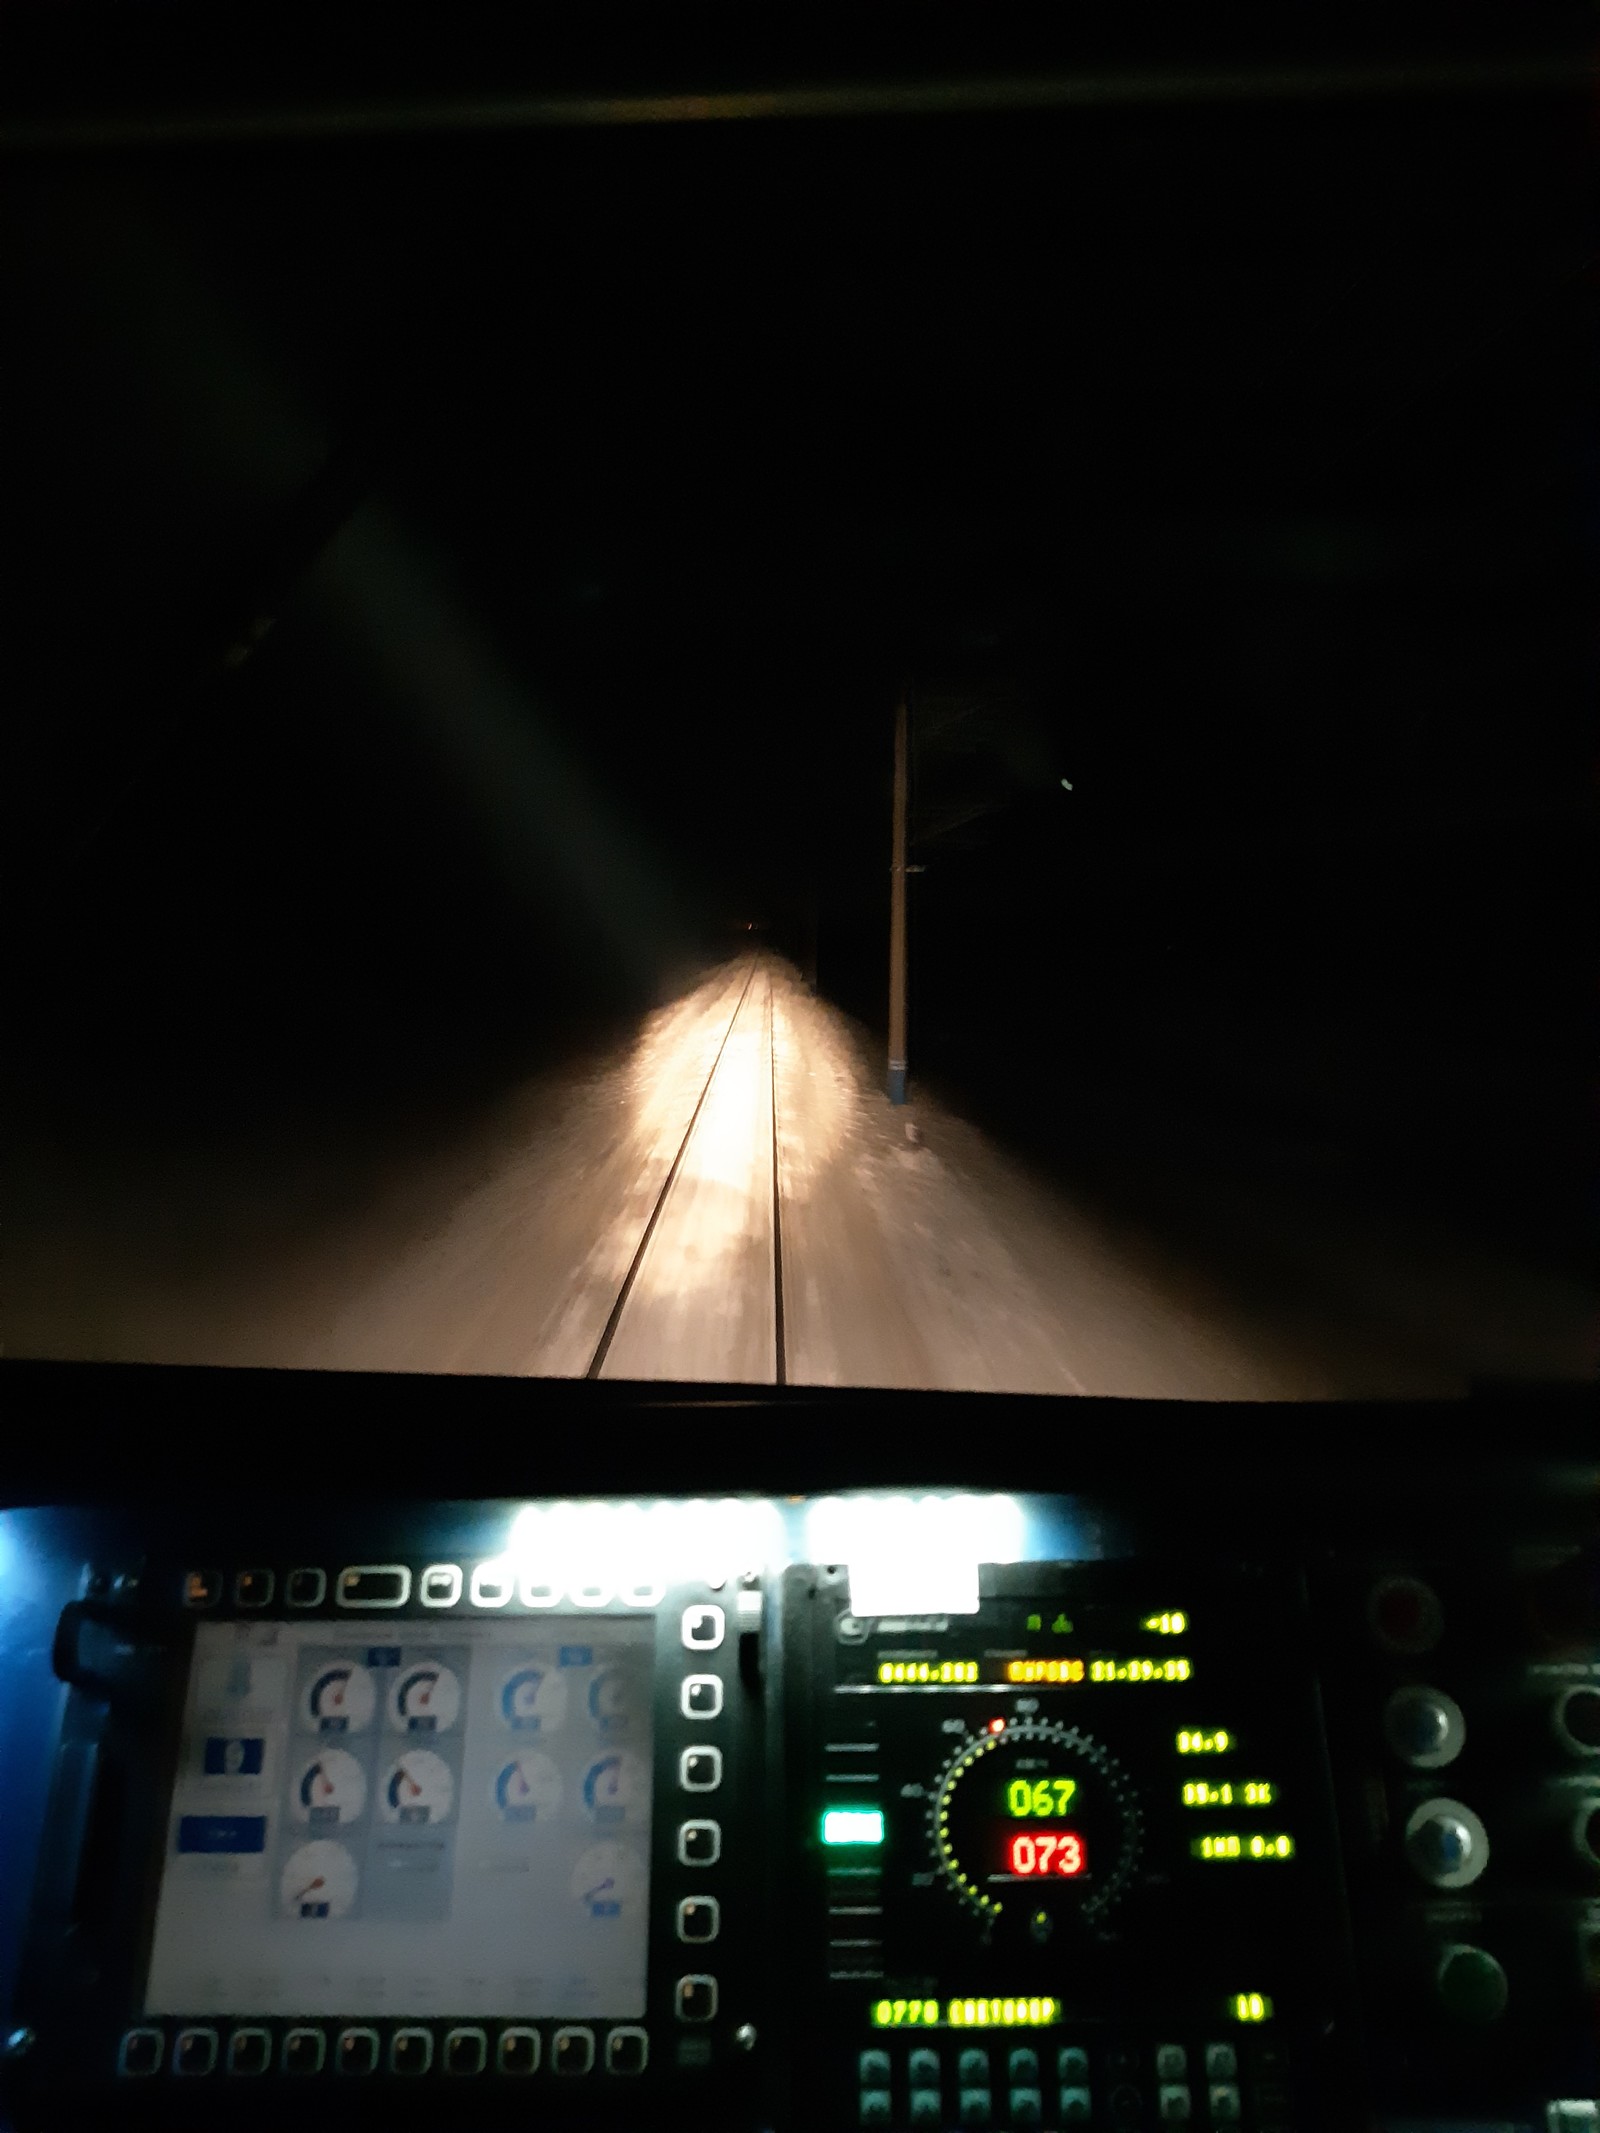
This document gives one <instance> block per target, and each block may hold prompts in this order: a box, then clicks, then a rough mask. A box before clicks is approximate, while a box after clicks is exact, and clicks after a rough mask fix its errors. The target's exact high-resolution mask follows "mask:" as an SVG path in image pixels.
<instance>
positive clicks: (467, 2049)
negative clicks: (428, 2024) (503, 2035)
mask: <svg viewBox="0 0 1600 2133" xmlns="http://www.w3.org/2000/svg"><path fill="white" fill-rule="evenodd" d="M488 2062H489V2040H488V2038H487V2037H486V2036H485V2035H484V2033H483V2031H482V2030H481V2029H453V2030H451V2032H450V2034H449V2036H447V2037H446V2038H445V2040H444V2070H445V2072H446V2073H447V2074H481V2073H482V2072H483V2070H484V2067H485V2066H486V2065H487V2064H488Z"/></svg>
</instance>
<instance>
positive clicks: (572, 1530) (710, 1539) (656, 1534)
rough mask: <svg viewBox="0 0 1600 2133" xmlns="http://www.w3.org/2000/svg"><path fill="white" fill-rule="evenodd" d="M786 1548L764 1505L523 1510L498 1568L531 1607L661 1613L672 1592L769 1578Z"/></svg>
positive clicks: (773, 1511)
mask: <svg viewBox="0 0 1600 2133" xmlns="http://www.w3.org/2000/svg"><path fill="white" fill-rule="evenodd" d="M783 1543H784V1534H783V1520H782V1517H781V1516H780V1514H779V1511H778V1508H777V1506H776V1504H774V1503H773V1502H771V1501H770V1499H768V1498H764V1497H732V1496H728V1497H722V1498H720V1499H719V1500H717V1501H716V1502H709V1501H706V1500H705V1499H703V1498H695V1499H691V1500H689V1501H687V1502H682V1503H666V1502H658V1503H652V1504H649V1505H644V1504H639V1503H602V1502H593V1503H553V1504H525V1505H524V1506H523V1508H522V1509H521V1510H520V1511H519V1512H518V1513H517V1515H516V1517H515V1518H514V1519H513V1520H512V1523H511V1532H510V1535H509V1537H508V1539H507V1543H506V1548H505V1553H504V1555H503V1556H501V1557H500V1558H498V1559H497V1563H496V1566H495V1567H496V1568H497V1569H498V1570H502V1571H503V1572H504V1574H505V1575H506V1576H507V1577H508V1578H509V1580H510V1582H511V1583H512V1585H513V1586H514V1587H515V1589H516V1591H517V1593H518V1595H519V1597H520V1598H521V1601H522V1604H523V1605H524V1606H525V1607H556V1606H559V1605H560V1604H561V1602H562V1601H563V1600H567V1599H570V1600H571V1601H572V1602H573V1603H574V1604H575V1605H577V1606H579V1607H604V1606H606V1605H608V1604H609V1603H610V1602H611V1601H612V1600H613V1599H620V1600H622V1601H623V1602H624V1604H625V1605H631V1606H634V1607H653V1606H655V1605H656V1604H657V1603H658V1602H659V1601H660V1599H661V1597H662V1595H663V1593H664V1592H665V1590H666V1588H667V1586H669V1585H673V1584H680V1583H684V1582H690V1581H693V1582H702V1581H703V1582H705V1583H707V1584H712V1585H715V1584H718V1583H720V1582H722V1581H723V1580H725V1579H729V1578H736V1577H738V1576H740V1575H741V1574H742V1573H743V1572H744V1571H747V1570H753V1571H756V1572H758V1573H764V1572H765V1571H766V1570H767V1569H768V1568H769V1567H771V1566H772V1565H774V1564H777V1563H781V1562H782V1561H783V1560H784V1555H785V1551H784V1545H783ZM485 1567H486V1566H485Z"/></svg>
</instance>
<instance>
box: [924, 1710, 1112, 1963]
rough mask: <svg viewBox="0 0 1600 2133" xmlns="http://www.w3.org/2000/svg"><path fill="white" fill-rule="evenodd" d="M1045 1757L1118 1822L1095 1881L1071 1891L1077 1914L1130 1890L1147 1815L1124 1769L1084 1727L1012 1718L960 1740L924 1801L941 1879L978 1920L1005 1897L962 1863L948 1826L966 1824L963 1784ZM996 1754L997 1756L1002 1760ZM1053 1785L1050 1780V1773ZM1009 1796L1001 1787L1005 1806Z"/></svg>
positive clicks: (1091, 1912)
mask: <svg viewBox="0 0 1600 2133" xmlns="http://www.w3.org/2000/svg"><path fill="white" fill-rule="evenodd" d="M1043 1755H1050V1756H1052V1757H1059V1758H1062V1759H1064V1760H1066V1761H1067V1762H1068V1764H1069V1766H1070V1767H1071V1768H1072V1769H1073V1770H1074V1772H1075V1773H1076V1778H1075V1782H1074V1788H1073V1789H1074V1794H1075V1796H1076V1797H1078V1798H1081V1797H1082V1795H1081V1791H1080V1788H1081V1786H1082V1785H1084V1784H1085V1783H1087V1784H1088V1785H1089V1786H1090V1787H1091V1789H1093V1790H1095V1791H1098V1792H1099V1793H1100V1794H1101V1811H1102V1812H1103V1813H1108V1814H1109V1815H1110V1817H1111V1818H1112V1820H1113V1821H1114V1824H1115V1831H1114V1834H1113V1833H1110V1832H1108V1834H1111V1842H1110V1843H1109V1844H1102V1845H1097V1846H1096V1847H1095V1856H1094V1859H1093V1865H1094V1868H1095V1871H1094V1875H1093V1879H1092V1882H1090V1881H1087V1880H1086V1881H1085V1883H1083V1884H1079V1885H1077V1886H1076V1887H1075V1888H1074V1891H1073V1893H1074V1896H1075V1899H1076V1901H1077V1905H1078V1911H1079V1915H1080V1916H1081V1917H1083V1918H1084V1919H1086V1920H1089V1921H1091V1922H1093V1921H1095V1920H1097V1919H1098V1918H1100V1917H1101V1916H1102V1915H1103V1914H1104V1913H1105V1912H1106V1911H1107V1910H1108V1909H1109V1908H1110V1906H1111V1905H1112V1904H1114V1903H1115V1902H1116V1901H1117V1900H1118V1898H1119V1897H1121V1896H1122V1895H1123V1894H1124V1893H1125V1892H1126V1890H1127V1887H1128V1884H1129V1882H1130V1881H1131V1879H1132V1877H1133V1873H1134V1870H1135V1868H1136V1867H1137V1865H1138V1861H1139V1856H1140V1852H1141V1849H1142V1844H1143V1837H1144V1817H1143V1813H1142V1811H1141V1809H1140V1805H1139V1795H1138V1792H1137V1790H1136V1789H1135V1786H1134V1783H1133V1780H1132V1779H1131V1777H1130V1776H1129V1775H1128V1773H1127V1771H1126V1770H1125V1769H1124V1768H1123V1766H1122V1764H1121V1763H1120V1762H1119V1761H1118V1760H1117V1759H1116V1757H1115V1756H1113V1755H1112V1754H1111V1753H1110V1752H1109V1750H1108V1749H1106V1748H1105V1747H1103V1746H1102V1745H1101V1743H1100V1742H1099V1741H1098V1740H1097V1739H1096V1738H1095V1737H1094V1735H1093V1734H1090V1733H1086V1732H1084V1731H1083V1730H1082V1728H1081V1727H1078V1726H1066V1725H1061V1724H1059V1723H1057V1722H1054V1721H1052V1720H1048V1719H1024V1720H1022V1721H1020V1722H1019V1721H1016V1720H1012V1721H1009V1722H1008V1723H1007V1724H1006V1726H1005V1729H1004V1731H1002V1732H990V1731H985V1732H983V1733H980V1734H977V1735H974V1736H970V1737H969V1738H968V1739H966V1740H964V1741H962V1742H961V1744H960V1745H959V1746H958V1747H957V1748H956V1749H955V1751H954V1753H953V1754H952V1755H951V1757H950V1759H949V1761H948V1762H947V1763H946V1764H945V1766H944V1769H943V1770H942V1771H941V1773H940V1775H939V1779H938V1782H937V1784H936V1786H935V1787H934V1792H933V1797H932V1800H931V1801H930V1803H929V1808H928V1833H929V1840H930V1844H931V1847H932V1850H933V1854H934V1857H935V1859H936V1861H937V1862H938V1865H939V1867H940V1869H941V1870H942V1872H943V1874H944V1877H945V1880H946V1881H947V1882H948V1884H949V1885H950V1887H951V1888H952V1889H953V1890H954V1891H955V1894H956V1895H957V1897H958V1898H959V1899H960V1900H961V1902H962V1903H963V1904H964V1905H965V1906H966V1907H967V1908H968V1909H969V1910H971V1911H973V1912H975V1913H977V1915H978V1916H980V1917H982V1918H988V1919H996V1918H998V1917H999V1916H1000V1915H1001V1913H1002V1911H1003V1910H1004V1908H1005V1899H1004V1898H1003V1897H1002V1896H1000V1895H997V1894H996V1893H994V1891H993V1889H992V1888H991V1887H990V1886H989V1885H988V1884H989V1882H991V1881H992V1880H993V1879H994V1878H995V1876H994V1875H993V1874H988V1875H985V1874H984V1869H983V1866H982V1864H981V1862H980V1861H979V1860H978V1859H977V1858H976V1857H972V1856H969V1857H966V1858H963V1856H962V1850H961V1845H960V1842H959V1839H958V1836H957V1834H956V1833H955V1832H954V1830H953V1824H954V1823H959V1822H960V1821H961V1820H962V1819H963V1814H962V1810H963V1808H968V1809H970V1806H971V1804H972V1795H971V1793H970V1792H969V1791H968V1790H967V1788H968V1787H970V1786H972V1785H974V1784H980V1783H981V1782H982V1781H983V1779H984V1778H985V1777H987V1776H990V1775H993V1776H996V1777H998V1776H1000V1775H1001V1773H1002V1772H1003V1770H1004V1767H1005V1764H1006V1763H1007V1762H1010V1761H1011V1760H1012V1759H1013V1758H1020V1757H1027V1758H1028V1759H1029V1760H1032V1759H1033V1758H1035V1757H1040V1756H1043ZM997 1757H998V1758H1001V1760H1000V1761H999V1762H996V1760H995V1758H997ZM1051 1782H1052V1784H1053V1783H1054V1774H1052V1778H1051ZM1006 1792H1007V1788H1006V1787H1005V1785H1004V1784H1002V1786H1001V1799H1002V1802H1003V1800H1004V1798H1005V1796H1006ZM1003 1815H1004V1807H1003V1805H1002V1807H1001V1809H1000V1810H999V1814H998V1815H997V1816H995V1817H993V1819H995V1820H997V1821H998V1820H999V1819H1001V1818H1003ZM1010 1827H1011V1828H1012V1829H1015V1827H1016V1824H1015V1823H1014V1822H1013V1823H1011V1824H1010ZM969 1836H970V1832H969ZM969 1850H970V1845H969ZM980 1876H981V1877H983V1878H980ZM1037 1886H1038V1885H1037V1883H1035V1884H1033V1891H1032V1893H1035V1894H1036V1892H1037Z"/></svg>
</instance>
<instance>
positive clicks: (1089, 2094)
mask: <svg viewBox="0 0 1600 2133" xmlns="http://www.w3.org/2000/svg"><path fill="white" fill-rule="evenodd" d="M1194 2056H1195V2057H1196V2059H1197V2060H1198V2062H1199V2063H1198V2064H1197V2065H1195V2066H1193V2067H1191V2064H1190V2060H1191V2054H1190V2052H1189V2050H1188V2049H1187V2047H1186V2046H1184V2045H1182V2044H1158V2045H1156V2046H1155V2047H1154V2048H1153V2051H1152V2052H1151V2053H1150V2055H1149V2063H1148V2065H1147V2063H1146V2057H1145V2054H1144V2053H1141V2052H1140V2051H1138V2050H1136V2049H1135V2048H1133V2047H1132V2046H1111V2047H1108V2048H1107V2049H1106V2050H1105V2052H1104V2053H1103V2054H1102V2055H1101V2067H1100V2071H1101V2073H1102V2074H1103V2075H1104V2077H1105V2081H1106V2083H1107V2086H1106V2087H1105V2089H1104V2092H1103V2093H1104V2101H1105V2110H1104V2114H1103V2116H1102V2117H1101V2118H1100V2119H1099V2120H1098V2121H1097V2120H1096V2118H1095V2105H1094V2095H1093V2091H1092V2090H1091V2088H1090V2085H1089V2053H1088V2051H1087V2050H1086V2049H1085V2048H1084V2047H1083V2046H1082V2045H1076V2044H1067V2045H1060V2046H1058V2047H1056V2048H1055V2049H1054V2051H1053V2052H1052V2051H1044V2052H1040V2051H1038V2050H1036V2049H1034V2048H1033V2047H1032V2046H1029V2045H1018V2046H1014V2047H1012V2048H1011V2049H1010V2050H1009V2051H1008V2052H1007V2055H1006V2066H1005V2073H1006V2088H1005V2091H1004V2094H1005V2099H1006V2105H1007V2108H1006V2113H1005V2117H1004V2119H1003V2121H1002V2122H1003V2123H1004V2124H1006V2125H1008V2126H1010V2127H1013V2128H1030V2127H1034V2126H1043V2125H1045V2124H1051V2125H1055V2124H1060V2125H1063V2126H1073V2125H1082V2126H1087V2125H1091V2124H1094V2123H1097V2122H1098V2123H1100V2124H1104V2125H1111V2126H1118V2125H1127V2126H1137V2125H1143V2124H1144V2123H1146V2121H1147V2119H1148V2117H1149V2116H1150V2115H1151V2112H1152V2109H1153V2115H1154V2118H1155V2121H1156V2123H1157V2124H1159V2125H1190V2124H1195V2123H1200V2124H1207V2123H1209V2124H1210V2125H1213V2126H1236V2125H1241V2124H1242V2123H1243V2120H1244V2092H1243V2090H1242V2089H1241V2088H1240V2086H1239V2078H1238V2077H1239V2055H1238V2051H1237V2049H1236V2048H1235V2046H1234V2045H1232V2044H1230V2043H1216V2044H1208V2045H1207V2046H1206V2047H1205V2049H1204V2053H1203V2055H1202V2054H1196V2055H1194ZM1052 2061H1053V2065H1052ZM1253 2061H1254V2071H1255V2072H1257V2073H1259V2074H1262V2075H1265V2076H1268V2077H1273V2076H1278V2077H1281V2075H1282V2073H1283V2070H1284V2060H1283V2057H1282V2054H1281V2052H1280V2051H1279V2050H1278V2049H1277V2048H1276V2047H1275V2046H1274V2045H1272V2044H1271V2043H1270V2042H1263V2043H1261V2044H1258V2046H1257V2048H1256V2050H1255V2052H1254V2054H1253ZM1044 2069H1048V2070H1050V2071H1052V2072H1053V2073H1054V2077H1055V2079H1054V2083H1053V2088H1054V2094H1053V2096H1052V2097H1051V2099H1050V2102H1049V2104H1048V2105H1047V2103H1046V2095H1045V2087H1044V2078H1043V2070H1044ZM955 2072H956V2082H955V2088H956V2094H955V2099H954V2101H955V2112H954V2122H955V2123H956V2124H957V2125H959V2126H963V2127H968V2128H981V2127H986V2126H990V2125H993V2124H994V2123H995V2122H996V2114H995V2094H994V2087H993V2077H992V2069H991V2064H990V2055H989V2052H988V2051H987V2050H986V2049H985V2048H983V2047H981V2046H974V2045H967V2046H964V2047H963V2048H962V2049H961V2050H960V2052H959V2053H958V2054H957V2055H956V2067H955ZM858 2073H859V2080H860V2096H859V2118H860V2123H861V2124H862V2125H863V2126H887V2125H891V2124H893V2123H895V2107H894V2092H893V2089H892V2088H891V2085H890V2083H891V2069H890V2057H889V2054H888V2052H887V2051H884V2050H882V2049H881V2048H880V2049H877V2050H872V2051H864V2052H862V2054H861V2055H860V2061H859V2067H858ZM1148 2073H1153V2074H1154V2077H1155V2084H1154V2094H1153V2096H1152V2095H1150V2094H1149V2092H1148V2091H1147V2090H1145V2089H1143V2088H1141V2087H1140V2086H1139V2080H1140V2076H1141V2075H1146V2074H1148ZM1202 2074H1203V2085H1202V2086H1200V2087H1199V2088H1198V2089H1197V2088H1196V2087H1195V2086H1193V2085H1191V2075H1202ZM906 2082H907V2099H906V2111H905V2118H906V2121H907V2122H908V2123H909V2124H911V2125H913V2126H930V2127H931V2126H944V2125H948V2124H949V2123H950V2122H951V2119H950V2114H949V2112H948V2111H947V2109H946V2104H945V2092H944V2068H943V2062H942V2060H941V2055H940V2053H939V2052H938V2051H937V2050H935V2049H933V2048H932V2047H930V2046H928V2045H926V2044H922V2045H919V2046H917V2047H915V2048H914V2049H913V2050H912V2051H911V2052H910V2053H909V2054H908V2056H907V2059H906ZM1251 2100H1252V2105H1253V2109H1254V2114H1255V2118H1256V2122H1257V2124H1258V2125H1260V2126H1261V2127H1262V2128H1263V2129H1266V2128H1272V2129H1275V2133H1276V2129H1282V2133H1287V2120H1288V2114H1289V2111H1290V2109H1291V2103H1290V2098H1289V2094H1288V2091H1287V2089H1286V2088H1285V2087H1284V2085H1283V2083H1282V2080H1281V2078H1268V2079H1264V2080H1262V2081H1261V2082H1259V2083H1258V2084H1257V2085H1256V2086H1255V2087H1254V2089H1253V2090H1252V2092H1251Z"/></svg>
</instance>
